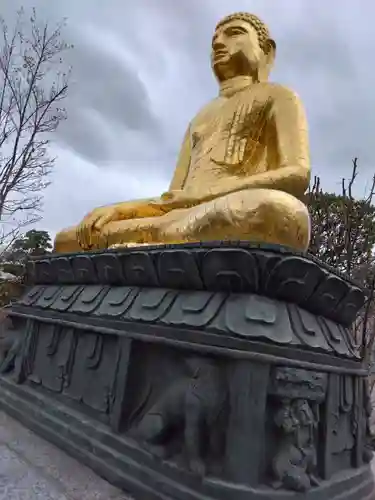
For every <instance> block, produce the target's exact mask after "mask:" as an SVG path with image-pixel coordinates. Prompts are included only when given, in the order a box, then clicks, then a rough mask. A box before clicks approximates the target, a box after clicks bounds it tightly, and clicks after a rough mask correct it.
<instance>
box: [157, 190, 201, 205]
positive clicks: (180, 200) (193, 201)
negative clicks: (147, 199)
mask: <svg viewBox="0 0 375 500" xmlns="http://www.w3.org/2000/svg"><path fill="white" fill-rule="evenodd" d="M161 200H162V202H163V205H164V206H166V207H170V208H188V207H192V206H194V205H197V204H198V203H199V200H198V198H197V196H196V195H195V194H194V193H193V192H191V191H185V190H182V189H174V190H173V191H168V192H166V193H163V194H162V195H161Z"/></svg>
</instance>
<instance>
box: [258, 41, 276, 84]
mask: <svg viewBox="0 0 375 500" xmlns="http://www.w3.org/2000/svg"><path fill="white" fill-rule="evenodd" d="M263 54H264V55H263V61H262V65H261V66H262V67H261V68H260V69H259V73H258V78H259V81H261V82H262V81H263V82H266V81H267V80H268V77H269V74H270V72H271V69H272V66H273V63H274V61H275V57H276V42H275V41H274V40H272V39H271V38H269V39H268V40H267V42H266V45H265V47H263Z"/></svg>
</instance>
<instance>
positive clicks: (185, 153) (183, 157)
mask: <svg viewBox="0 0 375 500" xmlns="http://www.w3.org/2000/svg"><path fill="white" fill-rule="evenodd" d="M190 157H191V140H190V126H189V127H188V129H187V131H186V133H185V136H184V139H183V142H182V146H181V149H180V154H179V156H178V159H177V165H176V169H175V171H174V174H173V178H172V182H171V184H170V186H169V191H176V190H178V189H183V187H184V184H185V181H186V178H187V175H188V173H189V167H190Z"/></svg>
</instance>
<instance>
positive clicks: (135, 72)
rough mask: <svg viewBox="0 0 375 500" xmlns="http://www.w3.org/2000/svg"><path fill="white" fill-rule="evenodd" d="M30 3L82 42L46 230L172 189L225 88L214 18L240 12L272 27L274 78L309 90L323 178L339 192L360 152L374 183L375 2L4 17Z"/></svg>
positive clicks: (264, 0) (228, 0) (131, 8)
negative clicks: (189, 132)
mask: <svg viewBox="0 0 375 500" xmlns="http://www.w3.org/2000/svg"><path fill="white" fill-rule="evenodd" d="M4 1H5V7H4ZM29 2H30V6H32V5H34V6H35V7H36V8H37V11H38V14H39V16H45V17H46V19H51V21H52V20H56V19H61V18H62V17H67V21H68V26H67V28H66V30H65V38H66V41H67V42H69V43H73V44H74V49H73V50H71V51H70V53H69V54H68V55H67V63H69V64H71V65H72V67H73V78H72V82H71V87H70V92H69V97H68V99H67V101H66V107H67V110H68V120H67V121H66V122H65V123H64V124H63V125H62V126H61V128H60V129H59V131H58V132H57V133H56V134H55V136H54V144H53V154H55V155H57V158H58V160H57V163H56V169H55V172H54V175H53V179H52V180H53V183H52V185H51V186H50V187H49V188H48V190H47V191H46V196H45V205H44V218H43V221H42V222H41V223H40V224H39V227H41V228H43V229H47V230H49V231H51V232H52V233H55V231H57V230H58V229H60V228H62V227H65V226H69V225H72V224H75V223H77V222H79V220H80V219H82V217H83V216H84V215H85V214H86V213H87V212H88V211H89V210H90V209H92V208H93V207H96V206H99V205H103V204H106V203H111V202H116V201H122V200H126V199H133V198H138V197H144V196H148V195H157V194H160V193H161V192H162V191H163V190H165V189H166V188H167V186H168V182H169V180H170V178H171V175H172V172H173V169H174V165H175V161H176V156H177V153H178V149H179V146H180V142H181V139H182V136H183V134H184V132H185V127H186V125H187V123H188V122H189V120H190V119H191V118H192V117H193V116H194V115H195V113H196V112H197V111H198V110H199V108H200V107H201V106H202V105H203V104H204V103H206V102H207V101H208V100H210V99H211V98H212V97H214V96H215V95H216V93H217V86H216V81H215V80H214V78H213V76H212V74H211V69H210V63H209V53H210V43H211V36H212V32H213V29H214V26H215V24H216V22H217V21H218V20H219V19H220V18H221V17H223V16H224V15H227V14H229V13H232V12H234V11H238V10H246V11H249V12H253V13H255V14H257V15H259V16H260V17H261V18H262V19H264V20H265V21H266V23H267V24H268V25H269V27H270V30H271V34H272V35H273V37H274V38H275V40H276V42H277V58H276V66H275V70H274V72H273V73H272V80H274V81H277V82H279V83H283V84H285V85H288V86H290V87H292V88H293V89H294V90H295V91H297V93H298V94H299V95H300V96H301V97H302V100H303V102H304V104H305V107H306V110H307V115H308V120H309V127H310V143H311V158H312V166H313V171H314V173H316V174H319V175H320V176H321V178H322V184H323V186H324V187H326V188H327V189H330V190H334V189H339V185H340V179H341V177H343V176H348V175H349V173H350V169H351V158H353V157H354V156H358V157H359V160H360V167H361V178H360V182H359V184H358V187H359V189H360V191H361V190H362V191H363V190H364V189H365V184H366V180H367V179H369V177H370V176H371V174H372V173H373V171H374V166H375V137H374V135H375V95H374V93H375V69H374V67H373V63H372V61H374V51H375V27H374V26H375V25H374V19H375V4H374V3H373V2H371V1H370V0H330V1H329V2H323V0H317V1H315V2H314V1H311V0H106V2H104V1H103V0H64V1H63V0H60V1H56V0H34V2H31V0H24V1H23V2H21V1H19V0H2V15H3V16H5V18H7V16H9V17H10V16H12V15H14V11H15V10H16V8H17V5H21V4H23V5H24V6H25V7H27V6H28V5H29Z"/></svg>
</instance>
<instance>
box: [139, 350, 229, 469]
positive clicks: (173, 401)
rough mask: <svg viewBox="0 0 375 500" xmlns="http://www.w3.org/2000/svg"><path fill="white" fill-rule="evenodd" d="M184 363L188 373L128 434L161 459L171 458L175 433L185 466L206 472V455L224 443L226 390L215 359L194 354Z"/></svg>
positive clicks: (169, 389)
mask: <svg viewBox="0 0 375 500" xmlns="http://www.w3.org/2000/svg"><path fill="white" fill-rule="evenodd" d="M187 364H188V367H189V368H190V370H191V372H190V376H186V377H184V378H182V379H178V380H176V382H174V383H172V385H171V386H170V387H169V388H168V389H167V390H166V391H165V392H164V393H163V394H162V395H161V397H160V398H159V399H158V400H157V401H156V402H155V403H154V404H153V405H152V406H151V408H150V409H149V410H148V411H147V412H146V414H145V415H144V416H143V417H142V418H141V420H140V421H139V423H138V424H137V425H136V428H135V429H134V431H133V432H131V434H132V435H133V436H134V437H135V438H136V439H138V440H140V441H142V442H143V443H144V445H145V446H146V448H147V449H148V450H149V451H150V452H151V453H153V454H155V455H157V456H159V457H160V458H163V459H169V458H172V457H171V455H173V454H174V453H175V451H176V450H174V449H173V447H171V446H170V444H171V442H172V441H173V439H174V438H175V437H176V434H178V435H179V437H180V438H181V443H182V450H180V451H182V453H183V454H184V456H185V460H186V463H187V467H188V469H189V470H190V471H191V472H194V473H196V474H199V475H205V473H206V463H205V458H207V457H208V456H211V457H212V458H215V457H216V456H217V455H218V454H220V452H221V450H222V446H223V444H224V443H223V425H221V422H222V417H223V416H224V414H225V407H226V401H227V390H226V385H225V383H224V382H223V376H222V373H221V368H220V367H219V366H218V365H217V364H215V362H213V361H211V360H209V359H207V358H204V357H193V358H190V359H189V360H188V361H187ZM203 444H204V446H203Z"/></svg>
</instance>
